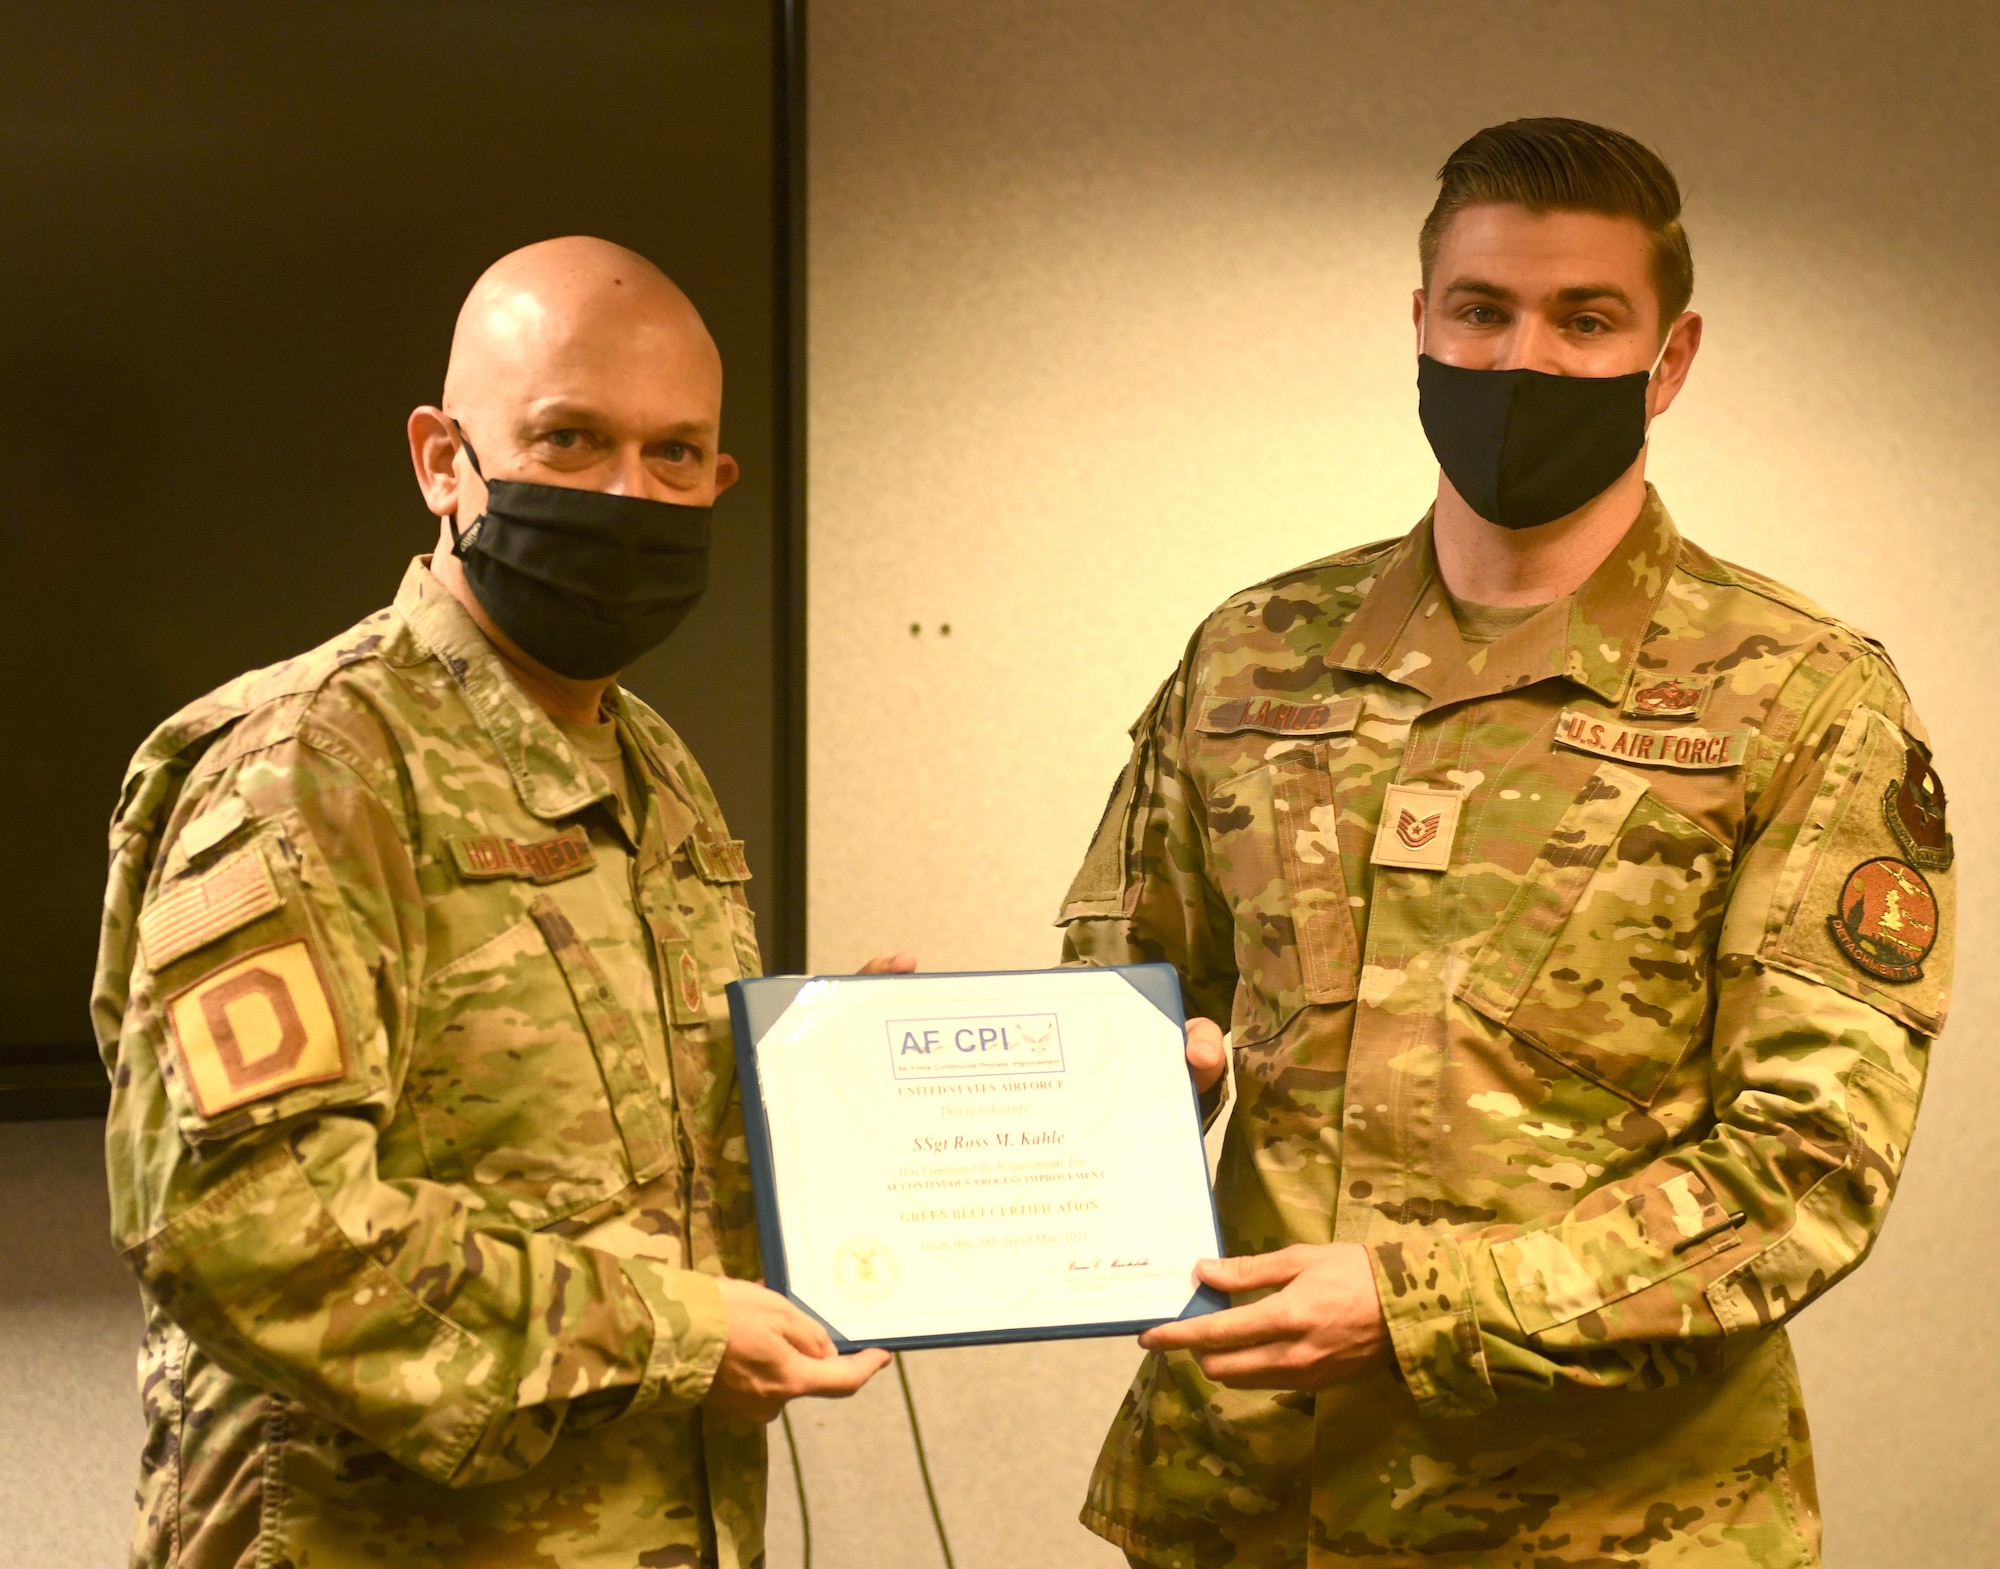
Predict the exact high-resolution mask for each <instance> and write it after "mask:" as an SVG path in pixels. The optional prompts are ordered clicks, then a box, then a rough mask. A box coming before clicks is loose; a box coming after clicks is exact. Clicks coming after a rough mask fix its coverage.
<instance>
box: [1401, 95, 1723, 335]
mask: <svg viewBox="0 0 2000 1569" xmlns="http://www.w3.org/2000/svg"><path fill="white" fill-rule="evenodd" d="M1438 182H1439V189H1438V196H1437V201H1436V202H1435V203H1433V204H1432V206H1431V212H1430V216H1429V217H1428V218H1426V219H1424V226H1423V229H1422V230H1421V232H1420V233H1419V235H1418V237H1417V256H1418V259H1419V260H1420V261H1421V262H1422V263H1423V269H1424V274H1423V275H1424V287H1425V288H1426V289H1428V288H1429V287H1430V282H1431V268H1432V266H1433V265H1435V263H1436V262H1437V255H1438V248H1439V247H1440V246H1441V245H1442V244H1443V243H1444V234H1445V230H1446V229H1448V228H1450V227H1451V221H1452V219H1453V218H1455V217H1457V216H1458V215H1459V213H1461V212H1462V211H1464V210H1465V209H1466V208H1467V207H1476V206H1482V205H1485V204H1488V203H1498V202H1504V203H1510V204H1512V205H1515V206H1520V207H1525V208H1527V209H1528V211H1530V212H1534V213H1544V212H1594V213H1602V214H1603V215H1604V216H1605V217H1607V218H1633V219H1637V220H1638V222H1639V223H1640V224H1642V225H1643V226H1644V227H1645V230H1646V234H1647V237H1648V238H1649V239H1650V240H1651V241H1652V247H1653V266H1652V273H1653V288H1654V291H1655V292H1656V293H1657V294H1658V295H1659V297H1660V331H1661V332H1662V333H1663V334H1664V333H1665V332H1666V330H1667V328H1668V327H1670V326H1672V325H1673V323H1674V321H1675V320H1676V319H1677V318H1678V317H1679V316H1680V314H1681V312H1682V311H1684V310H1686V309H1687V305H1688V301H1689V299H1691V298H1692V297H1693V295H1694V256H1693V254H1692V253H1691V252H1690V251H1689V250H1688V241H1687V233H1686V231H1685V230H1683V229H1682V228H1681V188H1680V185H1679V183H1678V182H1677V181H1676V180H1675V179H1674V172H1673V170H1671V169H1669V168H1668V167H1667V166H1666V163H1665V162H1664V161H1663V160H1662V159H1661V157H1660V155H1659V154H1658V153H1656V152H1654V151H1653V149H1652V148H1650V147H1648V146H1646V145H1645V144H1644V143H1643V142H1639V141H1636V140H1634V139H1633V138H1632V137H1629V136H1627V135H1626V134H1625V133H1624V132H1623V131H1614V130H1611V129H1610V128H1609V127H1608V126H1602V125H1592V124H1591V123H1590V122H1589V121H1588V120H1563V119H1540V120H1509V121H1508V122H1507V123H1506V124H1504V125H1489V126H1487V127H1486V129H1485V130H1483V131H1476V132H1474V133H1473V135H1472V136H1470V137H1469V138H1467V139H1466V141H1465V142H1464V143H1462V144H1461V145H1460V147H1459V148H1458V150H1457V151H1456V152H1454V153H1453V154H1452V155H1451V156H1450V157H1449V158H1447V159H1445V161H1444V167H1443V168H1442V169H1440V170H1438Z"/></svg>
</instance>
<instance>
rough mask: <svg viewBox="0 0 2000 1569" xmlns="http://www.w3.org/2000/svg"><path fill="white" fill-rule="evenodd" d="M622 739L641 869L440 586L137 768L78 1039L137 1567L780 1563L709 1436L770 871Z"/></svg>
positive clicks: (203, 709) (662, 763) (744, 1190)
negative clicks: (133, 1354)
mask: <svg viewBox="0 0 2000 1569" xmlns="http://www.w3.org/2000/svg"><path fill="white" fill-rule="evenodd" d="M607 706H608V707H609V708H610V709H611V711H612V712H613V715H614V717H615V718H616V720H617V723H618V729H619V732H620V735H621V737H622V740H623V743H624V746H625V748H626V749H627V750H628V752H629V753H630V754H632V755H633V756H635V757H636V758H637V759H638V762H639V765H640V768H641V769H643V772H644V776H645V779H646V784H647V787H648V789H647V794H646V796H644V797H642V798H641V800H642V802H643V809H644V814H645V821H644V823H643V825H642V826H638V827H637V828H636V831H635V826H634V825H632V824H629V823H628V822H626V821H625V820H624V819H623V818H622V816H621V814H620V813H619V811H618V809H617V807H616V805H615V802H614V799H613V795H612V792H611V791H610V790H609V789H608V788H607V787H606V785H605V783H604V782H603V781H602V779H601V778H600V776H599V775H597V774H596V773H595V771H594V770H593V769H592V768H591V767H590V765H589V764H588V763H586V762H585V761H584V760H583V759H582V758H581V757H580V756H579V755H578V754H577V753H576V752H574V751H573V750H572V749H571V747H570V746H569V744H568V743H567V741H566V740H565V739H564V737H563V735H562V733H561V732H560V731H559V730H558V729H557V728H556V726H555V725H554V724H553V723H551V722H550V721H549V720H548V718H547V717H546V716H545V715H544V714H543V713H542V711H541V710H540V709H539V708H537V707H536V706H535V704H534V703H533V702H532V701H530V700H529V699H528V698H527V697H526V696H525V695H524V694H523V693H522V691H521V690H520V688H519V687H518V686H516V685H515V684H514V683H513V681H512V680H511V679H510V677H509V676H508V675H507V673H506V671H505V668H504V667H503V666H502V664H501V663H500V661H499V659H498V657H497V656H496V655H495V653H494V652H493V649H492V646H491V645H490V644H489V643H488V642H487V641H486V639H485V638H484V637H483V636H482V634H481V633H480V632H479V630H478V628H477V627H476V626H475V625H474V623H473V622H472V620H471V618H470V617H469V616H468V615H467V614H466V613H465V611H464V610H463V609H462V608H461V607H460V606H459V605H458V604H457V603H456V602H455V601H454V600H452V599H451V598H450V597H449V596H448V595H447V594H446V593H444V591H443V590H442V589H440V588H439V587H438V585H437V584H436V582H435V580H433V579H432V578H431V577H430V574H429V572H428V571H427V570H426V568H425V565H424V563H423V562H422V561H419V562H418V563H416V564H415V565H413V566H412V567H411V569H410V571H409V573H408V575H407V576H406V577H405V579H404V581H403V586H402V589H401V591H400V592H399V593H398V595H397V597H396V602H395V604H394V606H393V608H391V609H388V610H385V611H383V612H381V613H380V614H378V615H375V616H372V617H370V618H369V619H368V620H366V621H364V622H362V623H361V624H360V625H359V626H358V627H356V628H355V629H354V630H353V631H351V632H349V633H347V634H346V635H345V636H343V637H340V638H338V639H336V640H335V641H333V642H331V643H328V644H326V645H325V646H323V647H321V648H319V649H317V650H315V651H313V652H312V653H309V654H306V655H304V656H302V657H300V658H298V659H294V660H291V661H288V662H286V663H284V664H280V665H276V666H273V667H271V668H270V669H267V670H261V671H256V672H253V673H252V674H250V675H246V676H243V677H241V678H239V679H238V680H236V681H233V682H231V683H230V684H229V685H227V686H225V687H222V688H221V689H220V690H218V691H217V692H215V693H213V694H211V695H210V696H208V697H206V698H204V699H202V700H201V701H200V702H197V703H195V704H194V705H192V706H191V707H189V708H187V709H184V710H183V711H182V712H181V713H179V714H177V715H176V716H175V717H174V718H172V719H171V720H169V721H168V722H167V723H166V724H165V725H163V726H162V727H161V728H160V729H159V730H158V731H157V732H156V733H155V734H154V735H153V737H152V738H151V739H150V740H149V741H148V742H147V743H146V745H145V746H144V747H143V748H142V749H141V750H140V752H139V754H138V756H137V758H136V759H135V760H134V762H133V765H132V768H131V771H130V772H129V774H128V775H127V777H126V782H125V789H124V795H123V798H122V800H121V803H120V805H119V809H118V813H117V817H116V819H115V821H114V823H113V826H112V832H111V844H112V872H111V883H110V892H109V896H108V898H107V901H106V909H105V918H104V933H103V942H102V949H101V953H100V961H99V971H98V977H97V986H96V992H95V997H94V999H93V1008H94V1014H95V1022H96V1028H97V1032H98V1039H99V1042H100V1045H101V1048H102V1050H103V1053H104V1057H105V1061H106V1063H107V1065H108V1067H109V1068H110V1071H111V1074H112V1080H113V1092H112V1104H111V1115H110V1126H109V1130H108V1138H107V1143H108V1158H109V1166H110V1178H111V1195H112V1212H113V1227H114V1231H115V1234H116V1240H117V1244H118V1246H119V1247H120V1248H121V1249H122V1250H123V1252H124V1255H125V1257H126V1258H127V1260H128V1261H129V1262H130V1263H131V1265H132V1267H133V1269H134V1270H135V1271H136V1273H137V1274H138V1276H139V1279H140V1282H141V1285H142V1291H143V1296H144V1299H145V1304H146V1308H147V1313H148V1324H147V1333H146V1340H145V1345H144V1349H143V1351H142V1353H141V1358H140V1385H141V1390H142V1394H143V1397H144V1401H145V1407H146V1415H147V1420H148V1425H149V1436H148V1440H147V1445H146V1450H145V1456H144V1461H143V1468H142V1473H141V1479H140V1484H139V1517H138V1522H137V1525H136V1528H135V1540H134V1547H133V1559H134V1562H135V1563H138V1564H143V1565H186V1566H199V1569H209V1566H220V1565H238V1564H242V1565H249V1564H252V1563H255V1564H258V1565H291V1566H295V1569H339V1566H345V1565H361V1564H367V1565H371V1566H378V1565H382V1564H393V1565H396V1566H398V1569H413V1566H423V1565H446V1564H452V1565H458V1564H472V1563H480V1564H507V1565H509V1566H514V1565H532V1564H542V1565H561V1566H572V1565H599V1564H602V1565H612V1564H616V1565H619V1566H621V1569H631V1566H633V1565H635V1564H648V1565H677V1564H678V1565H694V1564H699V1563H712V1562H717V1561H719V1562H720V1563H721V1564H723V1565H731V1566H735V1565H743V1566H749V1565H755V1564H759V1563H761V1562H762V1559H763V1547H762V1540H761V1529H762V1527H761V1513H762V1504H763V1487H764V1475H763V1467H764V1440H763V1433H762V1430H761V1429H754V1428H738V1427H732V1426H729V1425H727V1424H724V1423H721V1422H719V1421H717V1420H715V1419H714V1418H712V1417H710V1416H707V1415H706V1414H704V1413H702V1412H700V1411H698V1410H697V1404H698V1402H699V1401H700V1400H701V1399H702V1397H703V1395H704V1394H705V1393H706V1392H707V1390H708V1387H709V1383H710V1381H711V1379H712V1378H713V1376H714V1372H715V1369H716V1366H717V1364H718V1362H719V1361H720V1358H721V1354H722V1348H723V1344H724V1339H725V1323H724V1312H723V1307H722V1300H721V1293H720V1291H719V1290H718V1288H717V1286H716V1284H715V1280H714V1277H715V1276H716V1275H718V1274H723V1273H727V1274H732V1275H738V1276H745V1275H748V1276H754V1275H755V1274H756V1273H757V1270H756V1263H755V1259H756V1241H755V1236H754V1232H753V1222H752V1211H751V1203H750V1193H749V1188H748V1181H747V1174H746V1168H745V1166H744V1151H743V1140H742V1137H741V1113H740V1109H739V1106H738V1102H737V1098H736V1093H735V1076H734V1072H733V1069H732V1060H731V1041H730V1033H729V1023H728V1012H727V1009H726V1007H725V1005H724V1003H723V999H722V987H723V985H724V984H725V983H726V982H728V981H730V980H733V979H735V978H737V977H738V976H743V975H752V974H755V973H756V971H757V949H756V940H755V937H754V934H753V928H752V925H751V918H750V911H749V907H748V905H747V904H746V903H745V901H744V898H743V891H742V887H741V883H742V880H743V878H744V877H745V876H746V875H747V873H746V871H745V869H744V867H743V862H742V849H741V846H740V844H738V843H737V842H735V841H732V840H730V839H729V838H728V837H727V830H726V829H725V828H724V826H723V821H722V817H721V814H720V813H719V812H718V810H717V808H716V804H715V800H714V797H713V796H712V795H711V794H710V793H709V789H708V786H707V784H706V783H705V782H704V780H703V778H702V776H701V773H700V771H699V769H697V768H696V766H695V764H694V761H693V760H692V759H691V758H690V757H689V756H688V754H687V752H686V751H685V750H684V749H683V748H682V746H681V744H680V742H679V740H678V739H677V738H676V737H675V736H674V734H673V732H672V731H671V730H669V729H668V728H667V726H666V725H665V724H664V723H663V722H662V721H661V720H660V719H659V717H658V716H657V715H655V714H654V713H652V712H651V711H650V710H649V709H648V708H646V706H645V705H644V704H642V703H640V702H639V701H637V700H636V699H635V698H633V697H631V696H630V695H628V694H624V693H617V692H614V693H613V694H611V695H610V696H609V697H608V698H607Z"/></svg>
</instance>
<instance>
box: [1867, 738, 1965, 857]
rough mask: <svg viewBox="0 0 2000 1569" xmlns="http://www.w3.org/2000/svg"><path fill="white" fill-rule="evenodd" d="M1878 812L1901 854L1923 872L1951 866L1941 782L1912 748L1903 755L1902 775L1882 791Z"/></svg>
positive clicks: (1951, 853)
mask: <svg viewBox="0 0 2000 1569" xmlns="http://www.w3.org/2000/svg"><path fill="white" fill-rule="evenodd" d="M1882 815H1883V817H1885V818H1886V819H1888V823H1889V832H1890V833H1892V834H1894V835H1895V836H1896V843H1898V844H1899V845H1901V846H1902V847H1903V854H1905V855H1907V856H1908V857H1909V858H1910V860H1911V861H1912V862H1913V863H1914V864H1916V865H1918V866H1921V867H1922V868H1923V869H1924V870H1925V871H1927V872H1943V871H1949V870H1950V869H1951V863H1952V858H1953V856H1954V854H1955V853H1956V852H1955V851H1954V850H1953V849H1952V843H1951V835H1950V834H1949V833H1947V832H1946V831H1945V826H1944V781H1943V780H1942V779H1940V778H1938V776H1937V770H1936V769H1935V768H1933V767H1931V764H1930V759H1929V758H1927V757H1925V756H1924V754H1923V753H1922V752H1921V751H1919V750H1918V749H1917V748H1916V747H1914V746H1913V747H1910V748H1909V749H1908V750H1907V751H1906V752H1905V754H1904V757H1903V777H1902V778H1901V779H1899V780H1891V781H1890V782H1889V784H1888V786H1887V787H1886V788H1885V789H1884V790H1883V791H1882Z"/></svg>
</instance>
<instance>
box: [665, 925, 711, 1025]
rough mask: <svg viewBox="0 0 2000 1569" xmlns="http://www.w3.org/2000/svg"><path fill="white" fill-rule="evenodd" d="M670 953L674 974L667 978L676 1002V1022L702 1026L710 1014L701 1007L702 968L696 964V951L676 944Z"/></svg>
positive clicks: (670, 962)
mask: <svg viewBox="0 0 2000 1569" xmlns="http://www.w3.org/2000/svg"><path fill="white" fill-rule="evenodd" d="M668 952H669V957H668V961H667V967H668V969H669V970H670V971H671V972H672V973H670V974H669V975H668V976H667V985H668V987H669V988H671V993H672V996H673V1001H674V1006H673V1009H672V1013H673V1017H674V1022H675V1023H676V1024H700V1023H702V1022H703V1021H704V1020H705V1019H706V1018H707V1017H708V1014H707V1010H705V1009H704V1008H703V1007H702V1005H701V1003H702V997H701V966H700V965H699V964H698V963H696V962H695V957H694V950H693V949H691V948H689V947H687V946H686V945H684V944H680V943H676V944H675V945H674V946H673V947H672V948H671V949H670V950H669V951H668Z"/></svg>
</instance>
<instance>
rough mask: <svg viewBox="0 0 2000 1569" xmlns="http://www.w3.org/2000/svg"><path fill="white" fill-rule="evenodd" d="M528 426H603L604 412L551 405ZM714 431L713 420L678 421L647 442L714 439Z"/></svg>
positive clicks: (533, 416) (531, 414)
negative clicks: (693, 438) (700, 438)
mask: <svg viewBox="0 0 2000 1569" xmlns="http://www.w3.org/2000/svg"><path fill="white" fill-rule="evenodd" d="M527 423H528V424H529V425H531V426H538V427H540V428H542V429H545V430H546V429H551V428H556V427H560V426H562V425H566V424H578V425H602V424H603V423H604V415H603V413H602V411H601V410H598V409H596V408H593V407H592V406H591V405H589V404H588V403H569V402H558V403H551V404H548V405H546V406H545V407H542V408H536V409H532V410H531V411H530V412H529V415H528V419H527ZM715 432H716V423H715V421H714V420H706V419H687V420H676V421H675V422H674V423H673V424H671V425H667V426H663V427H662V428H661V429H659V430H658V431H655V432H654V433H653V434H652V435H651V436H650V437H649V438H648V439H649V440H650V441H683V440H686V439H688V438H689V437H712V436H714V434H715Z"/></svg>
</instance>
